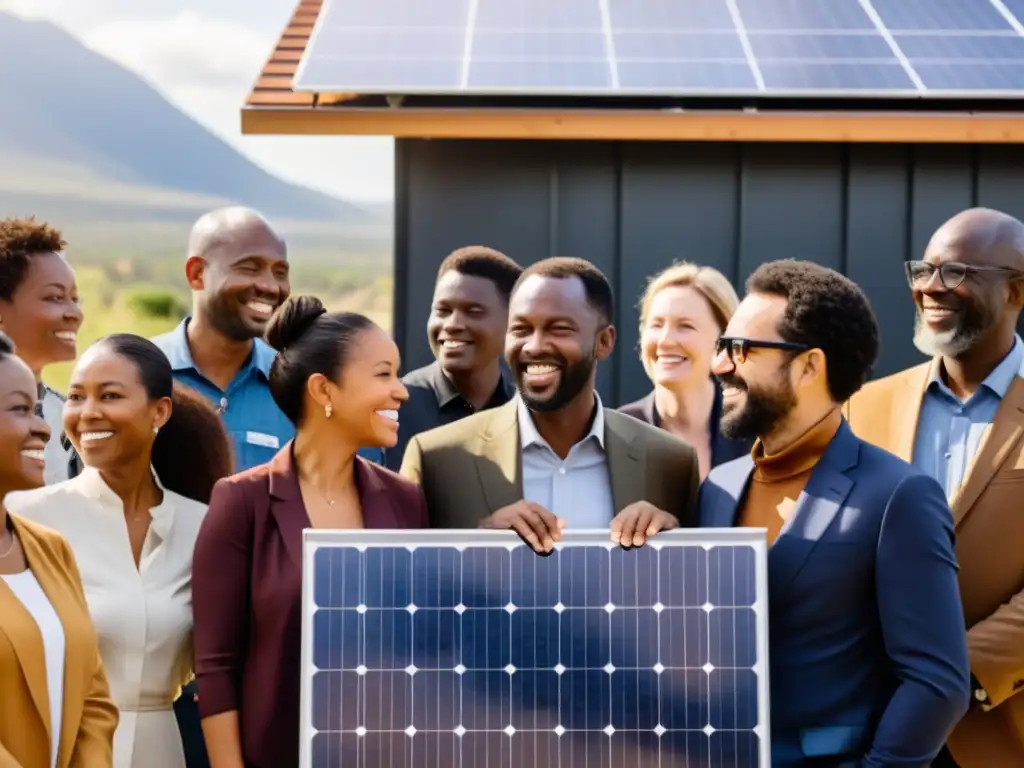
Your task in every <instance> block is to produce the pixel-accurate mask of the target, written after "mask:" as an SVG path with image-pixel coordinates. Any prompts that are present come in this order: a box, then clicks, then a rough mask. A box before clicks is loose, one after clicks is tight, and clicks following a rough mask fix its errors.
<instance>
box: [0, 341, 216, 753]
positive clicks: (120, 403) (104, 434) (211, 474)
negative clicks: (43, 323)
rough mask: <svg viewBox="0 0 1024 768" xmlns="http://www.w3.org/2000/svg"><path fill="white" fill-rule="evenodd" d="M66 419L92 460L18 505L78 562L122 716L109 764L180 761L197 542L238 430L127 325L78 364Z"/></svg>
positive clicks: (68, 429) (69, 430)
mask: <svg viewBox="0 0 1024 768" xmlns="http://www.w3.org/2000/svg"><path fill="white" fill-rule="evenodd" d="M64 428H65V430H66V432H67V435H68V437H69V438H70V439H71V441H72V442H73V443H74V445H75V448H77V449H78V452H79V454H80V455H81V457H82V460H83V461H84V463H85V469H84V470H83V472H82V473H81V474H80V475H79V476H78V477H76V478H74V479H73V480H68V481H65V482H63V483H59V484H57V485H52V486H48V487H46V488H43V489H40V490H37V491H30V492H28V493H24V494H17V495H16V497H14V498H12V499H11V502H10V503H11V509H12V510H15V511H17V512H18V513H19V514H21V515H22V516H24V517H27V518H29V519H31V520H33V521H35V522H39V523H42V524H43V525H46V526H48V527H50V528H53V529H55V530H57V531H59V532H60V533H61V534H63V535H64V536H65V537H66V538H67V539H68V541H69V542H70V543H71V545H72V547H74V550H75V554H76V557H77V558H78V560H79V562H80V564H81V568H82V573H83V574H84V575H85V582H86V584H87V585H88V587H87V589H86V599H87V601H88V605H89V610H90V612H91V614H92V616H93V620H94V621H95V623H96V632H97V634H98V635H99V639H100V652H101V654H102V657H103V662H104V666H105V667H106V669H107V670H108V674H109V675H110V677H111V680H112V683H113V686H112V687H113V690H114V692H115V700H116V703H117V706H118V709H119V710H120V712H121V720H120V723H119V724H118V727H117V732H116V734H115V737H114V766H115V767H116V768H141V767H142V766H145V768H184V767H185V764H186V763H185V756H184V750H183V745H182V741H181V735H180V734H179V728H178V721H177V719H176V717H175V712H174V711H173V710H172V702H173V701H174V699H175V697H176V696H177V693H178V691H179V690H180V688H181V686H182V685H184V684H185V683H186V682H187V681H188V680H189V678H190V676H191V671H192V666H193V665H192V658H193V653H192V590H191V577H192V551H193V548H194V546H195V541H196V537H197V535H198V533H199V526H200V524H201V522H202V520H203V517H204V515H205V514H206V502H208V501H209V498H210V492H211V490H212V488H213V485H214V483H215V482H216V481H217V480H219V479H220V478H222V477H225V476H227V475H228V474H230V473H231V471H232V460H231V444H230V440H229V438H228V435H227V433H226V432H225V430H224V427H223V425H222V423H221V420H220V417H219V416H218V415H217V412H216V411H215V410H214V408H213V406H212V405H210V404H209V403H208V402H207V400H206V399H205V398H204V397H202V396H201V395H199V394H197V393H195V392H192V391H190V390H188V389H187V388H186V387H184V386H183V385H181V384H176V383H175V382H174V380H173V377H172V373H171V366H170V363H169V362H168V360H167V358H166V357H165V356H164V354H163V353H162V352H161V351H160V350H159V349H158V348H157V347H156V345H154V344H153V343H152V342H151V341H148V340H146V339H144V338H142V337H140V336H134V335H131V334H117V335H114V336H108V337H105V338H103V339H100V340H99V341H98V342H96V344H94V345H93V346H91V347H90V348H89V349H88V350H86V352H85V353H84V354H83V355H82V357H81V358H80V359H79V360H78V363H77V365H76V366H75V370H74V372H73V373H72V375H71V383H70V386H69V389H68V402H67V405H66V407H65V410H64ZM193 706H194V705H193Z"/></svg>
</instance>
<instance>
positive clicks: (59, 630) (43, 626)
mask: <svg viewBox="0 0 1024 768" xmlns="http://www.w3.org/2000/svg"><path fill="white" fill-rule="evenodd" d="M0 578H2V579H3V580H4V581H5V582H6V583H7V586H8V587H10V588H11V592H13V593H14V596H15V597H16V598H18V599H19V600H20V601H21V604H22V605H24V606H25V610H26V611H28V612H29V614H30V615H31V616H32V618H33V619H34V620H35V622H36V625H37V626H38V627H39V634H40V635H41V636H42V638H43V656H44V658H45V665H46V695H47V698H49V700H50V764H51V765H52V766H53V768H57V756H58V755H57V753H58V752H59V751H60V726H61V719H62V715H63V713H64V625H63V624H61V623H60V617H59V616H57V612H56V611H55V610H53V605H52V604H51V603H50V598H48V597H47V596H46V593H45V592H43V588H42V587H41V586H40V585H39V580H38V579H36V575H35V574H34V573H32V571H31V569H30V570H26V571H22V572H21V573H14V574H3V575H2V576H0Z"/></svg>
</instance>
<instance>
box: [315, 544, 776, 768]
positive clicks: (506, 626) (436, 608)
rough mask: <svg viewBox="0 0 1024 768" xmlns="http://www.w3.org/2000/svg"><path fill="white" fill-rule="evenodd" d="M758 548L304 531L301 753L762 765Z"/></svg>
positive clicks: (538, 767) (591, 764) (543, 762)
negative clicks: (538, 544)
mask: <svg viewBox="0 0 1024 768" xmlns="http://www.w3.org/2000/svg"><path fill="white" fill-rule="evenodd" d="M765 562H766V548H765V539H764V534H763V532H759V531H756V530H728V531H710V530H685V531H673V532H669V533H665V534H661V535H660V536H659V537H657V539H655V540H654V541H652V542H651V543H649V544H648V545H647V546H644V547H640V548H637V549H630V550H625V549H622V548H621V547H618V546H617V545H612V544H611V543H610V542H608V536H607V532H605V531H600V532H573V533H569V534H567V535H566V537H565V541H564V542H563V543H562V544H561V545H560V546H559V548H558V549H556V551H555V552H554V553H552V554H551V555H549V556H539V555H537V554H535V553H534V552H533V551H532V550H531V549H529V548H528V547H527V546H525V545H523V544H522V543H521V541H520V540H519V539H518V537H516V536H515V534H513V533H511V532H493V531H488V532H477V531H473V532H452V531H417V532H409V531H401V532H366V531H358V532H335V531H307V532H306V533H305V540H304V574H303V606H302V608H303V632H304V636H303V663H302V691H303V693H302V723H301V725H302V755H301V762H300V765H301V766H303V768H327V767H328V766H330V768H334V766H337V765H344V766H346V768H375V767H376V766H379V765H387V766H389V767H390V768H497V767H498V766H502V767H507V768H527V767H529V768H577V767H578V768H582V767H583V766H588V768H612V766H623V765H629V766H630V768H648V767H649V768H655V766H660V767H662V768H669V767H670V766H684V765H689V766H697V765H730V766H735V767H736V768H746V767H747V766H751V767H753V766H765V768H766V767H767V766H768V765H769V759H768V755H769V745H768V741H769V739H768V706H767V696H768V677H767V613H766V610H765V606H766V599H767V598H766V595H767V591H766V568H765Z"/></svg>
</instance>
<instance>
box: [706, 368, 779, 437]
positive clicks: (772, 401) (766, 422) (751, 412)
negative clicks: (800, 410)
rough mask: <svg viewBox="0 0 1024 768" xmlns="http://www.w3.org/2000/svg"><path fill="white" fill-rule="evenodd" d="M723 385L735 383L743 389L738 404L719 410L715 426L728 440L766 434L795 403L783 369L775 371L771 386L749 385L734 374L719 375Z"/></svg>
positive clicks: (733, 384)
mask: <svg viewBox="0 0 1024 768" xmlns="http://www.w3.org/2000/svg"><path fill="white" fill-rule="evenodd" d="M719 380H720V381H721V383H722V385H723V386H729V387H735V388H737V389H741V390H743V391H744V392H746V397H745V398H744V402H743V404H742V405H736V406H732V407H731V408H730V407H729V404H728V403H727V404H726V405H725V406H724V408H723V412H722V420H721V423H720V424H719V429H720V430H721V432H722V434H723V435H724V436H725V437H727V438H729V439H730V440H751V439H754V438H758V437H764V436H765V435H767V434H770V433H771V432H772V431H773V430H774V429H775V428H776V427H778V426H779V424H780V423H781V422H782V420H783V419H785V418H786V416H788V415H789V412H790V411H792V410H793V407H794V406H795V405H796V392H794V391H793V385H792V384H791V383H790V381H789V377H788V376H786V369H785V368H783V369H781V370H780V371H779V377H778V380H777V382H776V384H775V386H771V387H769V386H763V387H756V388H754V389H751V388H750V387H749V386H747V383H746V382H745V381H743V380H742V379H741V378H739V377H738V376H735V375H728V376H721V377H719Z"/></svg>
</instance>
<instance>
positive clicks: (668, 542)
mask: <svg viewBox="0 0 1024 768" xmlns="http://www.w3.org/2000/svg"><path fill="white" fill-rule="evenodd" d="M332 545H334V546H348V547H355V548H357V549H362V550H365V549H368V548H371V547H386V548H395V547H405V548H408V549H410V550H413V549H415V548H417V547H454V548H467V547H495V548H505V549H508V550H512V549H515V548H517V547H522V546H525V545H524V544H523V541H522V539H520V538H519V536H518V534H516V533H515V532H514V531H481V530H461V531H460V530H394V531H382V530H375V531H368V530H323V529H320V530H317V529H312V528H307V529H306V530H304V531H303V534H302V632H303V637H302V646H301V648H302V650H301V669H302V679H301V681H300V706H299V745H300V746H299V751H300V754H299V768H312V766H313V762H312V761H313V755H312V745H313V736H314V735H315V733H316V729H314V728H313V724H312V723H313V717H312V684H313V675H312V674H310V671H311V670H312V668H313V642H314V638H313V633H312V632H308V631H307V628H309V627H311V626H312V619H313V598H314V587H315V585H314V583H313V573H314V558H315V555H316V552H317V549H319V548H320V547H324V546H332ZM580 546H591V547H592V546H601V547H605V548H607V549H613V548H616V547H618V546H619V545H618V544H614V543H613V542H611V541H610V540H609V536H608V531H607V530H605V529H600V530H576V531H566V532H564V533H563V534H562V541H560V542H558V543H556V544H555V548H556V549H557V550H560V549H565V548H567V547H580ZM644 546H646V547H652V548H654V549H662V548H665V547H673V546H702V547H703V548H704V549H705V550H707V549H711V548H712V547H715V546H727V547H736V546H749V547H751V549H753V551H754V579H755V600H754V604H753V606H751V608H752V610H753V612H754V616H755V626H756V633H757V638H756V649H757V662H756V663H755V664H754V667H753V669H754V671H755V673H756V675H757V698H758V720H759V722H758V737H759V738H758V746H759V754H758V764H759V765H760V766H761V768H769V766H770V765H771V718H770V715H771V706H770V690H771V689H770V684H769V677H768V675H769V671H768V670H769V665H768V649H769V642H768V545H767V539H766V530H765V529H763V528H680V529H676V530H672V531H664V532H662V533H660V534H658V536H657V537H656V538H653V539H651V540H649V541H648V543H647V544H645V545H644Z"/></svg>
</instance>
